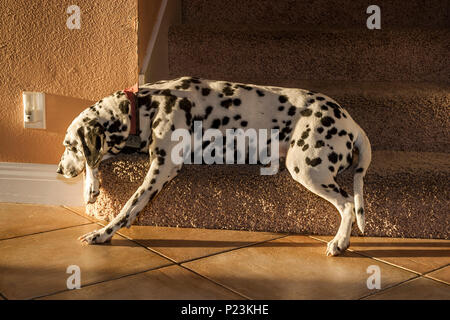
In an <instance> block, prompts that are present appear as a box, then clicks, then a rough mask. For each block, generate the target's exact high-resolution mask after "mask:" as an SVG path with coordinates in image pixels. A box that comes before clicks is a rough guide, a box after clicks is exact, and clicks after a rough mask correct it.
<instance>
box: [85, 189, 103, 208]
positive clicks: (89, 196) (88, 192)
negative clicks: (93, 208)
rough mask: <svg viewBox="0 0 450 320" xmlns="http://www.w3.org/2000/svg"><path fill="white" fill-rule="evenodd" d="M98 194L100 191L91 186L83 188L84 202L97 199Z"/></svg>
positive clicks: (92, 201)
mask: <svg viewBox="0 0 450 320" xmlns="http://www.w3.org/2000/svg"><path fill="white" fill-rule="evenodd" d="M99 194H100V191H98V190H95V189H94V188H93V187H92V188H91V187H89V188H86V189H85V190H84V202H85V203H86V204H89V203H94V202H95V200H97V197H98V195H99Z"/></svg>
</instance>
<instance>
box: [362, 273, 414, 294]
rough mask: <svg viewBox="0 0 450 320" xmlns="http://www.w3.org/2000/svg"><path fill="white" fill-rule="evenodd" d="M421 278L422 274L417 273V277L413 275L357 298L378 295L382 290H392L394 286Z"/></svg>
mask: <svg viewBox="0 0 450 320" xmlns="http://www.w3.org/2000/svg"><path fill="white" fill-rule="evenodd" d="M419 278H421V276H420V275H416V276H415V277H412V278H410V279H407V280H404V281H400V282H398V283H396V284H393V285H391V286H389V287H387V288H383V289H380V290H378V291H376V292H372V293H369V294H366V295H365V296H362V297H360V298H358V299H357V300H362V299H364V298H367V297H370V296H374V295H377V294H379V293H381V292H385V291H387V290H390V289H392V288H396V287H398V286H400V285H402V284H405V283H407V282H410V281H413V280H416V279H419Z"/></svg>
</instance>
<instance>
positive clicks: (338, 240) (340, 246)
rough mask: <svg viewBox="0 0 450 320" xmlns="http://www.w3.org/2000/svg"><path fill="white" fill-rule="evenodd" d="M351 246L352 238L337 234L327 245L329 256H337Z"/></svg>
mask: <svg viewBox="0 0 450 320" xmlns="http://www.w3.org/2000/svg"><path fill="white" fill-rule="evenodd" d="M349 246H350V239H348V238H346V237H338V236H336V237H335V238H334V239H333V240H331V241H330V242H328V246H327V256H337V255H340V254H342V253H344V251H345V250H346V249H347V248H348V247H349Z"/></svg>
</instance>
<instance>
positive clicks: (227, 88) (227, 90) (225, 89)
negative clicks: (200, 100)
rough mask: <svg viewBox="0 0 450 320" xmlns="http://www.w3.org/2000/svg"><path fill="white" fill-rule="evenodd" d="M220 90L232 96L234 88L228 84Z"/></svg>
mask: <svg viewBox="0 0 450 320" xmlns="http://www.w3.org/2000/svg"><path fill="white" fill-rule="evenodd" d="M222 92H223V93H224V94H225V95H226V96H232V95H233V94H234V90H233V89H232V88H231V87H229V86H225V87H224V88H223V90H222Z"/></svg>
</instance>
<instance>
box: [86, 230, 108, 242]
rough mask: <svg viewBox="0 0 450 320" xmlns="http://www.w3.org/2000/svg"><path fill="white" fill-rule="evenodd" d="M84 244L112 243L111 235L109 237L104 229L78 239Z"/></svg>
mask: <svg viewBox="0 0 450 320" xmlns="http://www.w3.org/2000/svg"><path fill="white" fill-rule="evenodd" d="M78 240H80V241H81V243H82V244H84V245H88V244H95V243H105V242H110V241H111V235H108V234H107V233H106V231H105V230H104V229H100V230H95V231H92V232H89V233H86V234H85V235H82V236H81V237H79V238H78Z"/></svg>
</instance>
